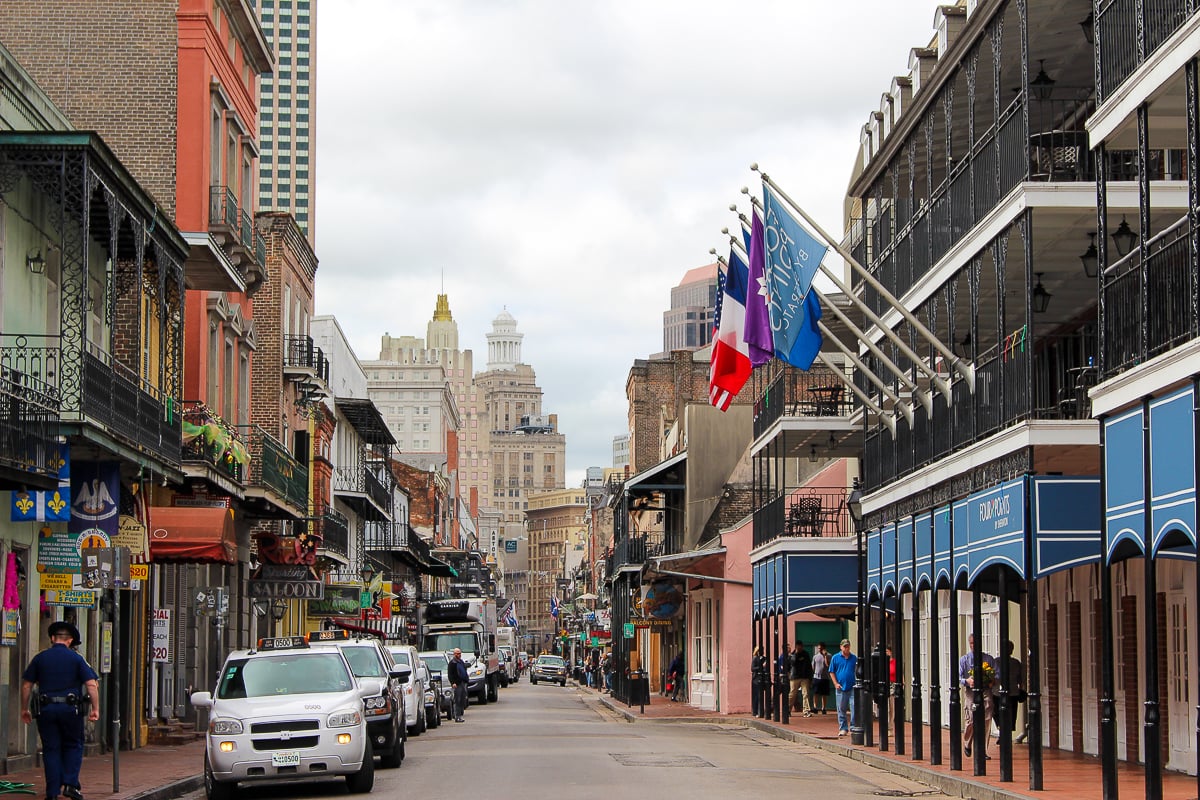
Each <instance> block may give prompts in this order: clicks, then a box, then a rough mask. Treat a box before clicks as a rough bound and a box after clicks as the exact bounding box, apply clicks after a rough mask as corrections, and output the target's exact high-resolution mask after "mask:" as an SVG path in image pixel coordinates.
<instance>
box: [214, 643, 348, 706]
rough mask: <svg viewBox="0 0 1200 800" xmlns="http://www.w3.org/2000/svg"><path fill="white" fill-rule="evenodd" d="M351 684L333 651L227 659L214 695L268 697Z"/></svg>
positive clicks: (340, 688) (344, 689) (331, 689)
mask: <svg viewBox="0 0 1200 800" xmlns="http://www.w3.org/2000/svg"><path fill="white" fill-rule="evenodd" d="M353 685H354V681H353V679H352V678H351V677H350V673H349V672H347V671H346V662H345V661H344V660H343V659H342V657H341V656H340V655H338V654H337V653H311V654H306V655H295V654H291V655H279V656H264V657H259V658H239V659H231V660H230V661H228V662H227V663H226V664H225V669H224V670H222V671H221V683H220V684H219V685H218V686H217V697H218V698H219V699H221V700H230V699H234V698H240V697H268V696H271V695H285V694H315V693H319V692H347V691H349V690H350V688H351V687H352V686H353Z"/></svg>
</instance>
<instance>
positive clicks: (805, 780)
mask: <svg viewBox="0 0 1200 800" xmlns="http://www.w3.org/2000/svg"><path fill="white" fill-rule="evenodd" d="M466 718H467V722H466V723H464V724H461V725H458V724H454V723H449V724H446V723H443V724H442V726H441V727H440V728H438V729H437V730H431V731H428V732H426V733H424V734H422V735H421V736H418V737H416V738H410V739H409V742H408V755H407V757H406V758H405V760H404V765H403V766H402V767H401V768H400V769H398V770H378V771H377V772H376V774H375V789H374V792H373V793H374V794H382V795H385V796H389V797H399V796H404V797H441V796H446V794H447V792H450V793H453V795H455V796H458V795H461V794H463V793H464V792H466V793H480V794H481V795H482V796H486V797H491V798H497V800H508V799H509V798H516V797H529V798H544V797H558V796H561V797H570V798H572V800H587V799H588V798H604V799H605V800H613V799H614V798H621V797H625V796H633V793H634V792H636V796H639V797H698V798H708V797H727V796H737V797H752V796H754V797H777V796H780V795H781V794H785V793H786V794H794V793H799V794H804V793H806V792H810V791H811V792H821V793H828V792H834V793H836V794H837V796H838V797H839V800H849V798H860V797H861V798H866V797H879V796H880V795H885V796H887V795H890V796H908V797H912V796H915V797H942V796H943V795H941V794H939V793H937V792H934V791H932V790H930V789H929V787H927V786H924V785H922V784H919V783H915V782H912V781H908V780H905V779H903V778H900V777H898V776H895V775H891V774H889V773H885V772H880V771H878V770H875V769H872V768H870V767H868V766H866V765H864V764H861V763H859V762H857V761H853V760H851V759H848V758H844V757H842V756H838V755H834V754H831V753H828V752H824V751H821V750H818V749H815V748H812V747H807V746H804V745H798V744H792V743H789V742H786V741H784V740H781V739H777V738H775V737H772V736H770V735H768V734H765V733H762V732H760V731H756V730H753V729H748V728H743V727H741V726H737V725H713V724H702V723H678V722H676V723H666V722H650V721H645V722H638V723H634V724H630V723H628V722H625V721H624V720H622V719H619V718H618V717H617V715H615V714H613V713H612V712H611V711H609V710H607V709H604V708H603V707H602V706H599V705H598V704H596V702H595V699H594V696H593V697H591V698H590V702H588V703H585V702H584V700H583V699H582V697H581V692H580V691H579V690H577V689H574V688H572V687H571V686H568V687H567V688H560V687H558V686H545V685H538V686H531V685H530V684H529V683H527V682H521V683H519V684H516V685H513V686H509V687H508V688H507V689H504V690H502V691H501V693H500V701H499V702H498V703H495V704H489V705H487V706H482V707H480V706H472V707H471V708H470V709H469V710H468V712H467V717H466ZM253 794H254V796H255V797H264V798H285V797H286V798H291V797H297V798H307V797H329V796H341V795H346V794H347V791H346V788H345V783H344V782H343V781H331V782H327V783H321V784H307V785H304V784H291V785H279V786H273V787H270V788H264V787H255V788H254V790H253ZM186 797H187V800H202V798H203V792H202V791H198V792H194V793H192V794H190V795H187V796H186Z"/></svg>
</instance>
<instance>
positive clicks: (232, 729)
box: [208, 719, 242, 736]
mask: <svg viewBox="0 0 1200 800" xmlns="http://www.w3.org/2000/svg"><path fill="white" fill-rule="evenodd" d="M208 732H209V733H211V734H213V735H215V736H230V735H232V734H235V733H241V732H242V721H241V720H240V719H214V720H209V723H208Z"/></svg>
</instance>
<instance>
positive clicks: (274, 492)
mask: <svg viewBox="0 0 1200 800" xmlns="http://www.w3.org/2000/svg"><path fill="white" fill-rule="evenodd" d="M242 430H244V431H247V430H248V438H249V442H250V479H249V481H248V482H247V484H246V501H247V503H248V504H250V505H252V506H253V510H254V512H255V513H256V514H258V515H261V516H263V517H267V518H272V519H295V518H297V517H301V516H304V514H305V512H306V511H307V507H308V467H307V466H306V465H304V464H302V463H301V462H299V461H297V460H296V459H295V458H294V457H293V456H292V454H291V453H289V452H288V451H287V448H286V447H284V446H283V445H282V444H280V443H279V441H278V440H277V439H275V438H274V437H273V436H271V435H270V434H269V433H267V432H266V431H265V430H263V429H262V428H260V427H259V426H257V425H250V426H246V427H244V428H242Z"/></svg>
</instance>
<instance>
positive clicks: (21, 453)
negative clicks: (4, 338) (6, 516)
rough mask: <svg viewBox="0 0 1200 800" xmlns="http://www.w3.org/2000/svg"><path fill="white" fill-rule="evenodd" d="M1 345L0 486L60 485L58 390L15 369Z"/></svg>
mask: <svg viewBox="0 0 1200 800" xmlns="http://www.w3.org/2000/svg"><path fill="white" fill-rule="evenodd" d="M4 355H5V353H4V350H3V349H0V489H14V490H15V489H23V488H31V489H53V488H55V487H56V486H57V485H58V466H57V464H56V463H55V459H56V456H57V454H58V444H57V442H56V438H57V436H58V419H59V416H58V390H57V389H56V388H55V387H53V386H51V385H49V384H47V383H46V382H44V381H42V380H40V379H38V378H36V377H34V376H33V375H29V374H26V373H24V372H21V371H19V370H16V369H13V368H12V367H10V366H8V364H7V363H6V361H7V359H5V358H4Z"/></svg>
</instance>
